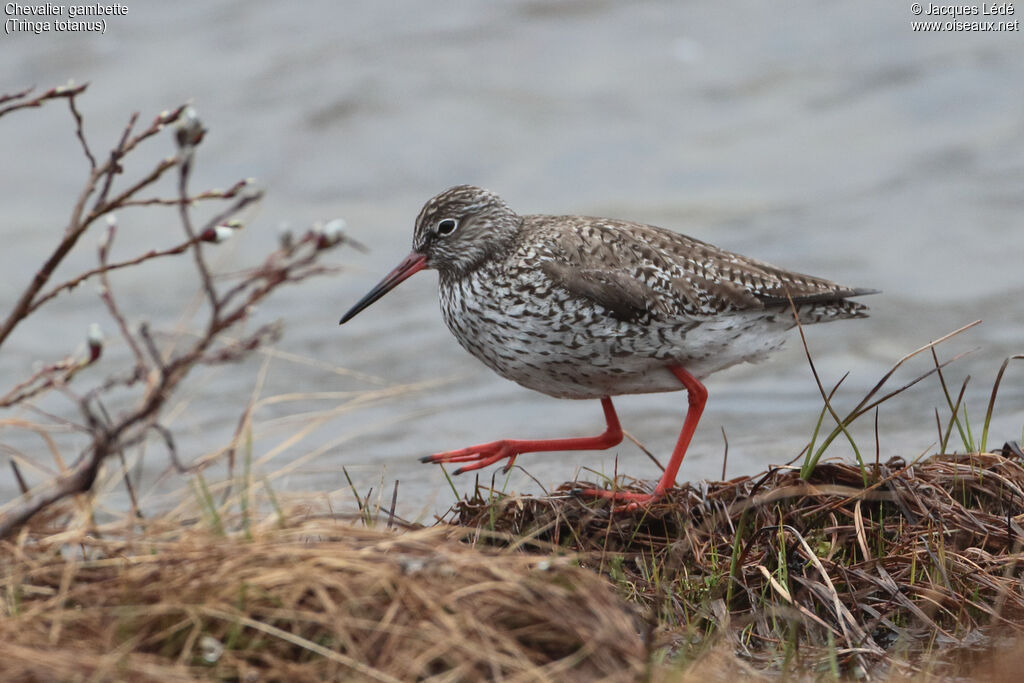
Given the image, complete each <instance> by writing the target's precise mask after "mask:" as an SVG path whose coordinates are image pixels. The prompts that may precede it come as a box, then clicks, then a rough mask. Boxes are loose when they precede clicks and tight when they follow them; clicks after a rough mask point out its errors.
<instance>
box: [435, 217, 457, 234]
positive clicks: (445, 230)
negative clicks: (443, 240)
mask: <svg viewBox="0 0 1024 683" xmlns="http://www.w3.org/2000/svg"><path fill="white" fill-rule="evenodd" d="M457 227H459V222H458V221H457V220H455V219H454V218H442V219H441V220H439V221H438V222H437V234H438V235H441V236H442V237H447V236H448V235H450V234H452V233H453V232H455V228H457Z"/></svg>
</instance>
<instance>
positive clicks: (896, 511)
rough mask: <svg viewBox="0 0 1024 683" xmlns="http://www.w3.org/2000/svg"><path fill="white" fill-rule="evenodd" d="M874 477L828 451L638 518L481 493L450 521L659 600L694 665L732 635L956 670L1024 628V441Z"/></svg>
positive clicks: (786, 653) (760, 651) (860, 670)
mask: <svg viewBox="0 0 1024 683" xmlns="http://www.w3.org/2000/svg"><path fill="white" fill-rule="evenodd" d="M870 475H871V479H872V482H873V483H872V484H871V485H870V486H868V487H867V488H865V487H864V485H863V483H862V481H863V480H862V473H861V471H860V469H859V468H857V467H855V466H851V465H843V464H834V463H827V464H820V465H819V466H818V468H817V469H816V470H815V472H814V473H813V475H812V476H811V478H810V480H809V481H804V480H802V479H800V478H799V474H798V472H797V471H796V470H795V469H789V468H784V469H774V470H772V471H770V472H768V473H766V474H764V475H762V476H759V477H742V478H739V479H734V480H732V481H727V482H704V483H700V484H695V485H689V486H686V487H683V488H679V489H676V490H674V491H673V492H672V493H671V495H670V496H669V497H668V498H667V499H666V500H665V501H663V502H662V503H660V504H658V505H655V506H653V507H652V508H651V509H650V510H648V511H646V512H637V513H621V512H618V513H615V514H609V511H608V508H607V506H606V505H605V504H603V503H602V504H595V503H594V502H593V501H586V500H580V499H577V498H575V497H573V496H572V495H565V494H563V495H561V496H553V497H551V498H530V497H501V496H497V497H495V496H491V497H490V499H487V500H485V499H484V498H483V497H482V496H478V497H477V498H476V499H474V500H470V501H466V502H463V503H461V504H460V505H459V506H458V507H457V508H456V509H454V510H453V513H452V516H451V521H452V523H454V524H457V525H460V526H469V527H476V528H479V529H483V530H485V531H486V533H483V534H481V535H480V536H479V538H480V539H481V541H485V542H486V543H489V544H499V545H503V544H507V543H512V544H514V546H515V547H519V548H523V549H527V550H529V551H532V552H544V553H548V552H551V551H552V549H559V550H561V551H562V552H568V553H573V554H574V555H576V556H578V557H581V558H582V560H583V564H584V566H587V567H590V568H592V569H594V570H596V571H598V572H600V573H602V574H604V575H606V576H608V577H609V578H610V579H611V580H612V581H613V582H614V583H615V584H616V585H618V586H619V589H620V592H621V593H622V594H624V595H625V596H626V597H627V598H628V599H629V600H631V601H633V602H635V603H637V604H640V605H642V606H644V607H645V608H646V610H647V612H648V614H649V618H650V619H651V620H652V621H653V622H654V623H656V624H657V631H656V640H655V642H654V643H653V644H652V647H653V650H654V651H655V653H656V655H655V658H656V659H657V658H662V659H664V660H666V661H669V662H673V661H674V662H677V663H678V664H679V666H680V667H684V666H685V664H686V663H688V662H690V661H691V660H693V659H700V658H702V657H704V656H705V654H706V651H708V650H709V649H715V648H719V649H720V648H721V647H722V641H723V640H724V641H725V642H726V643H727V646H726V649H727V650H728V651H731V652H735V653H736V654H737V655H738V656H739V657H740V659H741V660H742V661H744V662H748V663H750V664H752V665H754V666H755V667H756V669H757V670H760V671H775V672H778V671H790V672H791V673H795V672H797V671H802V672H804V673H807V674H812V675H823V674H824V675H829V674H831V675H834V676H842V675H854V676H860V675H863V674H865V673H869V672H870V673H874V674H876V675H877V674H878V673H879V672H880V671H885V672H889V673H890V674H893V673H895V672H905V673H907V672H918V673H920V672H921V671H927V669H922V662H924V661H927V662H928V664H927V667H933V668H934V667H938V668H941V669H942V670H943V671H944V672H946V673H949V672H951V671H953V670H956V669H959V668H961V667H962V666H965V664H964V663H963V661H962V657H961V654H964V653H967V652H969V651H970V650H972V649H975V648H978V647H981V646H984V645H988V644H999V643H1000V642H1001V641H1000V639H1001V638H1014V637H1016V636H1017V635H1018V634H1019V633H1020V631H1021V629H1022V623H1024V622H1022V620H1021V615H1022V614H1024V584H1022V583H1021V579H1022V578H1024V563H1022V560H1024V554H1022V553H1021V545H1022V542H1024V531H1022V529H1021V526H1020V524H1021V521H1022V519H1024V464H1022V460H1021V458H1020V457H1019V451H1016V452H1015V451H1013V450H1012V449H1011V448H1009V447H1008V448H1007V449H1006V450H1005V451H1004V453H984V454H974V455H940V456H935V457H932V458H930V459H928V460H927V461H924V462H920V463H917V464H907V463H905V462H904V461H902V460H900V459H893V460H890V461H889V462H888V463H886V464H884V465H881V466H880V467H879V468H878V470H877V471H873V472H870ZM992 636H999V638H993V637H992ZM958 648H962V649H963V652H962V653H958V651H957V650H958ZM937 655H941V658H942V661H939V662H937V661H936V660H935V656H937Z"/></svg>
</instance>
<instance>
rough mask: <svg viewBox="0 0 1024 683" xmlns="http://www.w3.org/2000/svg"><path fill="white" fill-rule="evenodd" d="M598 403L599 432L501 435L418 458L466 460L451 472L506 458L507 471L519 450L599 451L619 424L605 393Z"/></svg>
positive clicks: (611, 442)
mask: <svg viewBox="0 0 1024 683" xmlns="http://www.w3.org/2000/svg"><path fill="white" fill-rule="evenodd" d="M601 407H602V408H604V419H605V422H606V423H607V424H608V427H607V428H606V429H605V430H604V433H603V434H600V435H598V436H588V437H580V438H573V439H537V440H518V439H515V440H514V439H502V440H501V441H492V442H491V443H482V444H479V445H476V446H470V447H469V448H463V449H461V450H458V451H448V452H446V453H435V454H434V455H428V456H426V457H424V458H421V460H422V462H435V463H441V462H467V463H470V464H469V465H463V466H462V467H460V468H459V469H457V470H455V474H462V473H463V472H470V471H472V470H478V469H480V468H482V467H487V466H488V465H493V464H494V463H496V462H498V461H499V460H503V459H505V458H508V463H507V464H506V465H505V471H506V472H507V471H508V470H510V469H511V468H512V465H513V464H514V463H515V461H516V457H517V456H518V455H520V454H521V453H539V452H542V451H544V452H550V451H591V450H593V451H599V450H604V449H605V448H611V447H612V446H616V445H618V444H619V443H621V442H622V427H621V426H619V416H618V415H616V414H615V406H613V405H612V400H611V399H610V398H608V397H607V396H605V397H604V398H602V399H601Z"/></svg>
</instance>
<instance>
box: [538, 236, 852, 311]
mask: <svg viewBox="0 0 1024 683" xmlns="http://www.w3.org/2000/svg"><path fill="white" fill-rule="evenodd" d="M528 218H531V217H528ZM545 218H549V217H545ZM551 223H554V224H557V225H559V227H560V230H559V231H558V234H557V235H553V236H552V239H549V240H547V244H549V245H551V249H552V252H551V254H550V256H551V257H552V258H551V259H550V260H547V261H545V262H544V263H542V264H541V269H542V270H543V271H544V273H545V274H546V275H547V276H548V277H549V278H551V279H552V281H553V282H555V283H556V284H557V285H559V286H561V287H563V288H565V289H566V290H568V291H569V292H570V293H571V294H573V295H575V296H579V297H583V298H586V299H588V300H591V301H593V302H595V303H598V304H600V305H601V306H603V307H604V308H606V309H607V310H608V311H609V312H611V314H612V315H613V316H614V317H616V318H618V319H620V320H635V319H637V318H639V317H641V316H643V315H644V314H647V313H651V314H654V315H658V316H669V317H688V318H700V317H706V316H711V315H716V314H718V313H721V312H723V311H727V310H733V311H742V310H759V309H764V308H766V307H775V306H788V305H789V298H788V297H787V293H788V296H789V297H792V299H793V302H794V303H795V304H797V305H800V304H810V303H822V304H827V303H830V302H838V301H841V300H842V299H845V298H846V297H850V296H855V295H858V294H866V293H869V291H868V290H855V289H850V288H848V287H842V286H840V285H837V284H835V283H833V282H830V281H828V280H824V279H822V278H816V277H811V276H807V275H802V274H800V273H793V272H789V271H785V270H782V269H780V268H776V267H774V266H771V265H769V264H766V263H761V262H759V261H756V260H754V259H750V258H747V257H745V256H741V255H739V254H734V253H731V252H728V251H725V250H722V249H719V248H717V247H714V246H712V245H710V244H707V243H705V242H701V241H700V240H696V239H693V238H691V237H687V236H685V235H681V234H679V233H675V232H672V231H669V230H665V229H663V228H656V227H654V226H650V225H643V224H640V223H631V222H626V221H616V220H609V219H600V218H583V217H578V216H559V217H557V219H556V220H553V221H550V220H549V224H551Z"/></svg>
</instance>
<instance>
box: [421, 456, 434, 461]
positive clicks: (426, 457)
mask: <svg viewBox="0 0 1024 683" xmlns="http://www.w3.org/2000/svg"><path fill="white" fill-rule="evenodd" d="M420 462H434V456H432V455H424V456H423V457H422V458H420Z"/></svg>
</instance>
